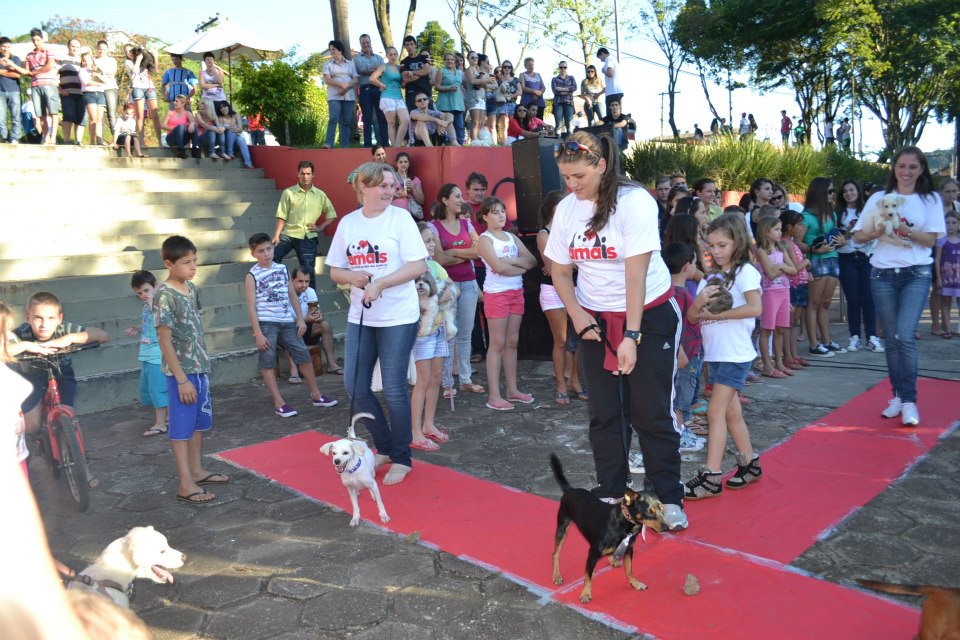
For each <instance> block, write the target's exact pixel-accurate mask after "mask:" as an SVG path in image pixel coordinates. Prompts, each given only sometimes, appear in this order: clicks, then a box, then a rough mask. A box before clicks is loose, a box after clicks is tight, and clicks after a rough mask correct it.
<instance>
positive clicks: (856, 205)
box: [837, 180, 883, 353]
mask: <svg viewBox="0 0 960 640" xmlns="http://www.w3.org/2000/svg"><path fill="white" fill-rule="evenodd" d="M864 202H865V200H864V197H863V194H862V192H861V190H860V183H859V182H857V181H856V180H845V181H844V182H843V184H842V185H840V198H838V202H837V218H838V220H839V222H840V228H841V229H843V234H844V236H845V237H846V238H847V243H846V244H845V245H843V246H841V247H837V254H838V258H839V262H840V287H841V288H842V289H843V296H844V297H845V298H846V299H847V327H848V328H849V329H850V343H849V344H848V345H847V351H857V350H858V349H860V348H861V347H866V348H867V349H869V350H870V351H876V352H878V353H883V345H881V344H880V339H879V338H878V337H877V312H876V310H875V309H874V307H873V295H871V293H870V254H871V253H873V250H874V248H875V247H876V246H877V243H876V242H867V243H866V244H860V243H859V242H857V241H856V240H854V239H853V238H852V237H851V233H850V230H851V229H853V227H854V225H856V224H857V220H859V219H860V216H861V214H863V205H864ZM861 329H863V332H861V331H860V330H861ZM861 336H863V340H862V341H861V339H860V337H861Z"/></svg>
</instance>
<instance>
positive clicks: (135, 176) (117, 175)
mask: <svg viewBox="0 0 960 640" xmlns="http://www.w3.org/2000/svg"><path fill="white" fill-rule="evenodd" d="M228 164H229V163H228ZM208 168H209V170H208ZM3 169H6V171H2V170H3ZM0 171H2V172H0V175H3V176H9V175H10V173H9V172H11V171H16V180H14V181H12V182H14V184H20V185H35V184H36V183H38V182H42V183H49V182H50V167H49V166H47V165H43V166H41V165H40V164H39V163H38V164H37V165H30V164H27V165H20V166H19V167H6V168H5V167H3V165H2V163H0ZM153 178H158V179H161V180H180V179H184V178H186V179H194V180H195V179H218V180H225V179H231V180H263V179H264V175H263V170H262V169H245V168H244V167H243V166H242V165H241V166H240V168H237V167H226V168H222V167H221V168H216V167H210V166H209V165H199V166H197V165H190V166H181V167H179V168H177V167H170V168H166V169H153V168H150V167H129V168H123V167H109V166H107V167H104V166H100V167H97V166H93V167H87V166H84V167H72V166H69V165H64V166H63V167H62V168H61V169H60V173H58V177H57V180H56V184H58V185H59V184H63V183H66V184H68V185H69V184H72V183H89V182H91V181H93V182H96V181H99V183H100V184H104V183H107V182H108V181H112V180H122V181H125V182H127V181H131V180H150V179H153ZM0 184H2V183H0Z"/></svg>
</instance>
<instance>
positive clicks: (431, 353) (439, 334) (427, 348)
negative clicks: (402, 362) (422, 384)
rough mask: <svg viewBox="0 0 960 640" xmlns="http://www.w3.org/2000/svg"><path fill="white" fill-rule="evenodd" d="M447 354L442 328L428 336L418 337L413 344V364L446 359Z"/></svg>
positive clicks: (444, 333) (444, 332)
mask: <svg viewBox="0 0 960 640" xmlns="http://www.w3.org/2000/svg"><path fill="white" fill-rule="evenodd" d="M448 353H449V352H448V350H447V332H446V331H444V329H443V327H442V326H441V327H439V328H438V329H437V330H436V331H434V332H433V333H431V334H430V335H428V336H420V337H419V338H417V341H416V342H414V343H413V360H414V362H419V361H420V360H432V359H433V358H446V357H447V355H448Z"/></svg>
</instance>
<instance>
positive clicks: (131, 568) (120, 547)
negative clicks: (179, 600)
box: [69, 527, 186, 608]
mask: <svg viewBox="0 0 960 640" xmlns="http://www.w3.org/2000/svg"><path fill="white" fill-rule="evenodd" d="M184 560H186V556H185V555H184V554H183V553H181V552H179V551H177V550H176V549H174V548H172V547H171V546H170V545H169V544H167V537H166V536H165V535H163V534H162V533H160V532H159V531H157V530H155V529H154V528H153V527H134V528H133V529H130V531H128V532H127V535H125V536H123V537H122V538H117V539H116V540H114V541H113V542H111V543H110V544H109V545H107V548H106V549H104V550H103V551H102V552H101V553H100V555H99V556H97V559H96V560H94V562H93V564H91V565H90V566H89V567H87V568H86V569H84V570H83V571H81V572H80V573H79V574H78V575H77V579H76V580H74V581H73V582H71V583H70V587H69V588H70V589H84V590H88V591H96V592H98V593H100V594H101V595H105V596H107V597H109V598H110V599H111V600H113V601H114V602H115V603H117V604H118V605H119V606H121V607H124V608H129V607H130V593H131V586H132V584H133V581H134V580H135V579H136V578H149V579H150V580H153V581H154V582H156V583H158V584H173V574H172V573H170V572H169V571H167V569H179V568H180V567H182V566H183V562H184Z"/></svg>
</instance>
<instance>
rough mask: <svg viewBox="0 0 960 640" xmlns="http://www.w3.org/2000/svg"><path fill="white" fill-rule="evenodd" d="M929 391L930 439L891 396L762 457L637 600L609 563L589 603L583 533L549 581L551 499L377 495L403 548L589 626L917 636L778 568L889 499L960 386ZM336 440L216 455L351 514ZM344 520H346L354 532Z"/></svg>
mask: <svg viewBox="0 0 960 640" xmlns="http://www.w3.org/2000/svg"><path fill="white" fill-rule="evenodd" d="M920 387H921V388H920V393H921V396H922V398H923V402H922V404H921V410H922V412H923V426H922V427H920V428H917V429H909V430H907V429H903V428H902V427H899V422H898V421H895V420H881V419H880V418H879V417H878V408H879V407H882V406H884V405H885V400H886V399H887V398H888V395H889V392H888V391H887V389H888V387H887V386H886V384H882V385H880V386H878V387H877V388H874V389H872V390H871V391H868V392H867V393H864V394H861V395H860V396H858V397H856V398H854V399H853V400H851V401H850V402H849V403H847V404H846V405H844V406H843V407H841V408H840V409H838V410H837V411H835V412H833V413H831V414H830V415H828V416H826V417H824V419H823V420H822V421H820V422H818V423H817V424H815V425H810V426H808V427H806V428H804V429H802V430H801V431H799V432H798V433H797V434H795V435H794V436H793V437H791V438H790V439H789V440H787V441H786V442H785V443H783V444H781V445H780V446H778V447H776V448H774V449H772V450H770V451H769V452H766V453H764V456H763V468H764V478H763V481H762V482H759V483H758V484H757V485H755V486H753V487H750V488H749V489H747V490H746V491H743V492H735V491H729V492H727V493H728V494H729V495H725V496H724V497H723V498H721V499H719V500H713V501H706V502H702V503H690V504H689V505H688V507H687V512H688V514H689V516H690V519H691V523H692V529H691V530H690V531H687V532H684V533H682V534H679V535H665V536H658V535H657V534H656V533H652V532H651V533H649V534H648V536H647V542H646V543H642V542H638V543H637V546H636V551H635V558H636V560H637V562H636V563H635V569H636V574H637V577H638V578H639V579H640V580H641V581H643V582H645V583H646V584H647V585H648V586H649V587H650V588H649V589H648V590H646V591H644V592H635V591H634V590H633V589H631V588H630V587H629V585H628V584H627V581H626V578H625V577H624V575H623V570H622V569H613V568H610V567H609V566H607V565H606V564H605V563H604V562H603V561H602V562H601V564H600V565H598V571H597V573H596V575H595V580H594V587H593V595H594V600H593V602H592V603H590V604H589V605H581V604H580V602H579V594H580V589H581V588H582V578H583V566H584V560H585V557H586V551H585V545H584V543H583V541H582V538H580V536H579V535H572V536H571V537H570V538H569V539H568V541H567V544H566V545H565V548H564V552H563V556H562V562H561V569H562V572H563V576H564V578H565V580H566V583H565V584H564V585H562V586H559V587H558V586H556V585H554V584H553V583H552V581H551V578H550V555H551V553H552V550H553V528H554V523H555V518H556V502H554V501H552V500H547V499H545V498H541V497H538V496H535V495H532V494H527V493H523V492H521V491H517V490H515V489H511V488H509V487H504V486H501V485H497V484H494V483H492V482H488V481H485V480H480V479H477V478H474V477H472V476H468V475H465V474H462V473H458V472H455V471H451V470H449V469H447V468H444V467H437V466H434V465H430V464H426V463H424V462H420V461H417V463H416V467H415V469H414V472H413V473H412V474H411V475H410V476H409V477H408V478H407V479H406V480H405V481H404V482H403V483H401V484H399V485H396V486H392V487H384V486H383V484H382V482H381V492H382V494H383V497H384V502H385V504H386V508H387V511H388V513H389V514H390V516H391V518H392V520H391V522H390V523H389V524H388V525H386V527H387V528H388V529H390V530H392V531H396V532H397V533H399V534H401V535H406V534H408V533H411V532H413V531H419V533H420V540H421V542H424V543H426V544H430V545H435V546H436V547H438V548H440V549H442V550H444V551H446V552H448V553H450V554H453V555H455V556H460V557H463V558H465V559H468V560H470V561H473V562H476V563H478V564H482V565H485V566H488V567H490V568H491V569H493V570H496V571H499V572H501V573H503V574H505V575H507V576H509V577H511V578H513V579H515V580H517V581H519V582H523V583H526V584H528V585H529V586H530V587H531V588H532V589H534V590H535V591H538V592H542V593H544V594H546V595H549V597H551V598H553V599H556V600H557V601H559V602H563V603H565V604H569V605H571V606H575V607H577V608H578V609H580V610H581V611H583V612H584V613H586V614H588V615H591V616H595V617H598V618H602V619H604V620H606V621H608V622H611V623H614V624H618V625H620V626H624V627H627V628H633V629H636V630H637V631H640V632H644V633H649V634H652V635H654V636H656V637H658V638H670V639H685V638H704V637H722V636H721V634H724V636H725V635H726V634H730V635H734V634H735V635H741V634H749V635H750V636H751V637H757V638H774V637H775V638H782V639H788V638H797V639H801V638H802V639H805V640H806V639H808V638H831V637H837V638H839V637H843V638H850V639H852V638H865V639H866V638H870V639H876V638H905V637H911V636H912V634H914V633H915V632H916V629H917V626H918V620H919V614H918V612H917V610H916V609H913V608H911V607H906V606H902V605H899V604H897V603H893V602H891V601H888V600H885V599H881V598H879V597H876V596H874V595H872V594H868V593H864V592H860V591H856V590H853V589H847V588H844V587H840V586H837V585H834V584H831V583H828V582H824V581H821V580H818V579H815V578H811V577H808V576H805V575H801V574H799V573H797V572H795V571H792V570H790V569H789V568H786V567H784V566H783V565H784V564H786V563H788V562H790V561H791V560H793V559H794V558H795V557H797V556H798V555H799V554H800V553H802V552H803V551H804V550H805V549H807V548H808V547H809V546H810V545H811V544H813V543H814V542H815V541H816V539H817V537H818V536H820V535H821V534H822V533H823V532H825V531H827V530H829V529H831V528H832V527H834V526H836V525H837V524H838V523H839V522H840V521H841V520H842V519H843V518H844V517H845V516H846V515H847V514H849V513H850V512H851V511H852V510H853V509H855V508H856V507H858V506H861V505H863V504H865V503H866V502H867V501H869V500H870V499H871V498H873V497H874V496H875V495H877V494H878V493H880V492H881V491H883V489H885V488H886V487H887V486H888V485H889V484H890V483H891V482H892V481H893V480H895V479H896V478H897V477H899V476H900V475H901V474H902V473H903V472H904V471H905V470H906V468H907V467H908V466H909V465H910V464H912V463H913V462H914V461H915V460H916V459H917V458H918V457H919V456H920V455H922V454H923V453H925V452H926V451H928V450H929V449H930V448H931V447H932V446H933V445H934V444H935V443H936V441H937V438H938V437H939V436H940V435H941V434H943V433H944V431H945V430H946V429H947V428H948V427H949V426H950V424H951V423H952V422H953V421H954V420H955V419H956V410H955V404H953V403H952V402H951V401H950V394H952V393H955V392H956V390H957V389H958V385H956V384H954V383H948V382H937V381H927V380H924V381H921V383H920ZM951 404H953V408H951ZM331 439H332V438H331V437H329V436H326V435H323V434H319V433H316V432H312V431H310V432H304V433H300V434H296V435H292V436H288V437H285V438H281V439H279V440H275V441H272V442H266V443H263V444H258V445H253V446H250V447H243V448H240V449H234V450H232V451H226V452H223V453H221V454H220V457H221V458H223V459H225V460H228V461H230V462H232V463H234V464H236V465H238V466H241V467H244V468H246V469H249V470H251V471H253V472H254V473H257V474H260V475H262V476H264V477H267V478H269V479H271V480H275V481H276V482H278V483H280V484H282V485H284V486H286V487H289V488H290V489H292V490H293V491H296V492H298V493H302V494H304V495H306V496H309V497H311V498H313V499H315V500H318V501H320V502H323V503H326V504H331V505H334V506H336V507H338V508H340V509H343V510H345V511H347V512H348V513H349V511H350V501H349V498H348V497H347V492H346V490H345V489H344V487H343V485H342V484H341V483H340V480H339V478H338V477H337V476H336V474H335V473H334V472H333V470H332V469H331V464H330V460H329V458H327V457H325V456H322V455H320V454H319V452H318V449H319V447H320V446H321V445H322V444H323V443H325V442H328V441H329V440H331ZM543 464H544V467H546V464H547V462H546V456H545V459H544V461H543ZM379 477H380V478H381V479H382V477H383V474H382V472H381V474H380V476H379ZM360 506H361V511H362V515H363V517H364V519H366V520H369V521H371V522H373V523H375V524H376V525H378V526H379V525H380V522H379V519H378V518H377V511H376V505H375V504H374V502H373V500H372V499H370V497H369V495H368V494H366V495H364V496H363V497H362V498H361V503H360ZM348 520H349V518H348V517H347V516H344V530H345V532H346V530H347V522H348ZM746 523H749V526H748V525H747V524H746ZM688 573H691V574H693V575H695V576H696V577H697V578H698V580H699V582H700V585H701V592H700V594H699V595H697V596H695V597H687V596H684V595H683V585H684V580H685V578H686V575H687V574H688ZM638 605H639V606H638Z"/></svg>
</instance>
